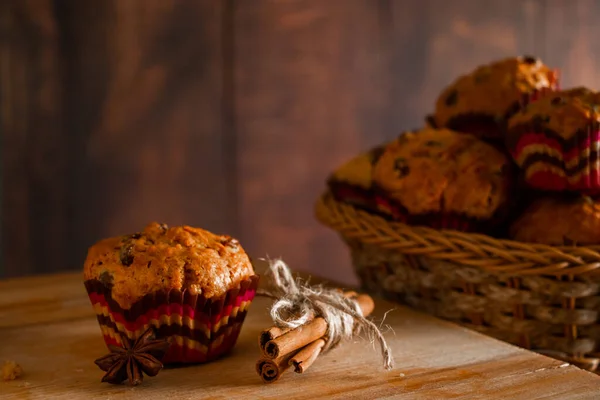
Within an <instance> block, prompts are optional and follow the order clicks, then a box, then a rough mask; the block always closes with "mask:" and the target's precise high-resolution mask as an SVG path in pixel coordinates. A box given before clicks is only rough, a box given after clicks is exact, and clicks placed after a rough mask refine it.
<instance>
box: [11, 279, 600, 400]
mask: <svg viewBox="0 0 600 400" xmlns="http://www.w3.org/2000/svg"><path fill="white" fill-rule="evenodd" d="M376 303H377V306H376V310H375V313H374V317H375V318H376V319H377V320H379V321H381V319H382V317H383V315H384V314H385V313H386V312H387V311H389V310H392V311H390V312H389V313H388V314H387V318H386V319H385V324H386V325H389V327H390V328H389V329H388V330H387V332H386V335H385V336H386V338H387V340H388V341H389V344H390V345H391V347H392V348H393V352H394V357H395V360H396V367H395V368H394V369H393V370H392V371H384V370H383V369H382V366H381V360H380V358H379V357H378V355H377V351H375V350H374V349H373V346H372V345H371V344H370V343H369V342H368V341H367V340H357V341H355V342H352V343H344V344H343V345H342V346H340V347H338V348H337V349H335V350H333V351H331V352H330V353H329V354H326V355H323V356H322V357H320V358H319V359H318V360H317V362H316V363H315V365H313V367H312V368H311V369H310V370H309V371H308V372H307V373H305V374H295V373H294V372H292V371H287V372H286V373H285V374H284V375H283V377H282V378H281V379H280V380H279V381H278V382H276V383H273V384H269V385H266V384H263V383H262V382H261V380H260V379H259V377H258V376H257V375H256V372H255V369H254V364H255V361H256V359H257V357H258V354H259V350H258V345H257V337H258V333H259V332H260V330H261V329H264V328H265V327H268V326H270V325H271V324H270V321H269V318H268V314H267V308H268V305H269V301H267V300H265V299H262V298H261V299H257V300H255V302H254V303H253V304H252V307H251V309H250V312H249V314H248V317H247V319H246V322H245V324H244V328H243V331H242V333H241V336H240V338H239V340H238V343H237V345H236V347H235V349H234V351H233V352H232V353H231V354H230V355H228V356H227V357H224V358H222V359H220V360H218V361H215V362H212V363H209V364H205V365H196V366H190V367H186V368H174V369H166V370H163V371H162V372H161V373H160V374H159V375H158V376H157V377H155V378H146V379H145V381H144V383H143V385H141V386H138V387H133V388H132V387H128V386H125V385H120V386H113V385H109V384H103V383H100V379H101V377H102V375H103V373H102V371H100V370H99V369H98V368H97V367H96V366H95V365H94V363H93V361H94V359H96V358H97V357H99V356H102V355H104V354H106V352H107V350H106V347H105V346H104V343H103V341H102V338H101V335H100V330H99V328H98V325H97V322H96V320H95V317H94V315H93V312H92V308H91V306H90V304H89V300H88V298H87V295H86V293H85V290H84V288H83V284H82V282H81V276H80V275H79V274H66V275H65V274H63V275H54V276H43V277H33V278H21V279H13V280H8V281H0V361H1V360H3V359H11V360H15V361H17V362H18V363H20V364H21V365H22V366H23V368H24V370H25V374H24V376H23V377H22V378H21V379H19V380H15V381H9V382H1V381H0V397H1V398H2V399H11V398H15V399H55V398H65V399H90V398H94V399H95V398H103V399H129V398H130V399H144V400H150V399H165V398H181V399H280V398H286V399H369V398H378V399H381V398H396V399H427V400H432V399H433V400H437V399H486V400H487V399H527V400H532V399H542V398H543V399H598V398H600V378H599V377H597V376H596V375H594V374H591V373H588V372H585V371H582V370H580V369H578V368H576V367H574V366H572V365H569V364H565V363H563V362H561V361H556V360H553V359H550V358H547V357H544V356H541V355H537V354H534V353H531V352H528V351H526V350H522V349H519V348H516V347H513V346H511V345H508V344H505V343H501V342H499V341H497V340H494V339H491V338H489V337H485V336H482V335H480V334H478V333H475V332H472V331H470V330H468V329H465V328H462V327H459V326H456V325H454V324H451V323H448V322H444V321H441V320H438V319H435V318H432V317H430V316H427V315H424V314H420V313H417V312H414V311H412V310H409V309H407V308H405V307H401V306H398V305H394V304H391V303H388V302H385V301H379V300H378V301H377V302H376Z"/></svg>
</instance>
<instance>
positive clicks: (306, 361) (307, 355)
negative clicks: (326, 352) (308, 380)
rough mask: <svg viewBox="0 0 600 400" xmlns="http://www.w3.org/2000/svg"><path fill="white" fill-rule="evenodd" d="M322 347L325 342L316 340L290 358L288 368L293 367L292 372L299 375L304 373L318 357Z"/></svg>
mask: <svg viewBox="0 0 600 400" xmlns="http://www.w3.org/2000/svg"><path fill="white" fill-rule="evenodd" d="M323 346H325V340H323V339H317V340H315V341H314V342H312V343H311V344H309V345H308V346H306V347H304V348H303V349H302V350H300V351H299V352H298V353H297V354H296V355H295V356H294V357H292V358H291V359H290V366H291V365H293V366H294V372H296V373H299V374H301V373H303V372H305V371H306V370H307V369H308V368H309V367H310V366H311V365H312V364H313V363H314V362H315V360H316V359H317V357H319V354H321V350H323Z"/></svg>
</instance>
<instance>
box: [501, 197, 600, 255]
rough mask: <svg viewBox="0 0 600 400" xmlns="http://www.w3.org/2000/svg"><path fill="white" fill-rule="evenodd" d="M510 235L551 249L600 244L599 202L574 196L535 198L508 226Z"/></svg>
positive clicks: (521, 240)
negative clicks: (551, 246)
mask: <svg viewBox="0 0 600 400" xmlns="http://www.w3.org/2000/svg"><path fill="white" fill-rule="evenodd" d="M510 235H511V237H512V238H513V239H515V240H518V241H520V242H529V243H543V244H547V245H554V246H561V245H566V246H570V245H595V244H600V202H598V201H597V200H592V199H591V198H590V197H585V196H578V195H574V196H564V195H562V196H554V197H542V198H539V199H537V200H536V201H534V202H533V203H532V204H531V205H530V207H529V208H528V209H527V210H526V211H525V212H524V213H523V214H522V215H521V216H520V217H519V218H518V219H517V220H516V221H515V222H514V223H513V224H512V226H511V229H510Z"/></svg>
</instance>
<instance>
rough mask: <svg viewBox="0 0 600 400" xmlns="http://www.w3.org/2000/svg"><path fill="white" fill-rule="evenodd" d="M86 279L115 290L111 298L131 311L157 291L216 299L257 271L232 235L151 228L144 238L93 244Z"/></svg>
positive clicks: (137, 235) (154, 225)
mask: <svg viewBox="0 0 600 400" xmlns="http://www.w3.org/2000/svg"><path fill="white" fill-rule="evenodd" d="M83 275H84V279H85V280H89V279H98V280H100V281H101V282H103V283H104V284H105V285H112V297H113V299H114V300H115V301H116V302H117V303H118V304H119V305H120V306H121V307H122V308H124V309H129V308H130V307H131V305H132V304H133V303H135V302H136V301H137V300H139V299H141V298H142V297H143V296H145V295H146V294H149V293H153V292H156V291H166V290H171V289H178V290H187V291H190V292H191V293H192V294H198V295H203V296H204V297H206V298H212V297H218V296H220V295H223V294H224V293H225V292H226V291H227V290H229V289H231V288H233V287H235V286H236V285H238V284H239V283H240V282H241V281H242V280H244V279H246V278H248V277H250V276H252V275H254V271H253V269H252V264H251V263H250V260H249V258H248V256H247V255H246V253H245V252H244V250H243V249H242V247H241V246H240V244H239V242H238V241H237V240H235V239H233V238H231V237H229V236H225V235H215V234H213V233H210V232H208V231H205V230H203V229H199V228H192V227H189V226H177V227H172V228H168V227H167V226H166V225H164V224H158V223H151V224H149V225H148V226H147V227H146V228H144V230H143V231H142V232H140V233H135V234H132V235H126V236H118V237H112V238H109V239H104V240H101V241H99V242H98V243H96V244H95V245H93V246H92V247H91V248H90V249H89V251H88V255H87V258H86V260H85V264H84V270H83Z"/></svg>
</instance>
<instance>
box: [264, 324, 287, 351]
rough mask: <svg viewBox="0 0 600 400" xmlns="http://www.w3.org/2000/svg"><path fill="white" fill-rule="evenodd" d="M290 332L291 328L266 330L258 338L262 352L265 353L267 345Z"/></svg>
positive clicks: (276, 327) (274, 327) (275, 327)
mask: <svg viewBox="0 0 600 400" xmlns="http://www.w3.org/2000/svg"><path fill="white" fill-rule="evenodd" d="M289 331H290V328H279V327H278V326H273V327H271V328H269V329H265V330H264V331H262V332H261V333H260V335H259V336H258V345H259V347H260V348H261V350H263V351H264V349H265V345H266V344H267V343H268V342H269V341H271V340H273V339H275V338H278V337H279V336H281V335H283V334H284V333H288V332H289Z"/></svg>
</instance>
